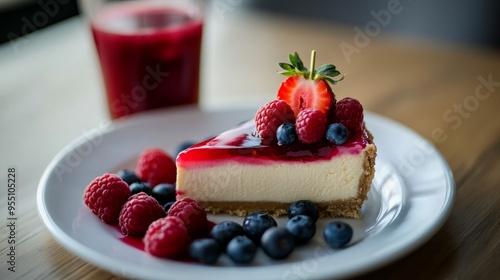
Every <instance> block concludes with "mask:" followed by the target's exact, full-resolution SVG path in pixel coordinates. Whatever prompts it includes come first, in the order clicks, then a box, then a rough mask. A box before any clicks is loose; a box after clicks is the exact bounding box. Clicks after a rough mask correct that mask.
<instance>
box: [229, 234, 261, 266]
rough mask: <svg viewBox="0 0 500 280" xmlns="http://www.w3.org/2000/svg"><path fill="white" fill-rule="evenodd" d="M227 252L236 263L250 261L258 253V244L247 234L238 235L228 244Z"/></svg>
mask: <svg viewBox="0 0 500 280" xmlns="http://www.w3.org/2000/svg"><path fill="white" fill-rule="evenodd" d="M226 253H227V255H228V256H229V258H230V259H231V260H232V261H234V262H235V263H249V262H251V261H252V260H253V259H254V257H255V254H256V253H257V246H256V245H255V244H254V243H253V242H252V240H250V239H248V237H246V236H236V237H235V238H233V239H232V240H231V241H230V242H229V243H228V244H227V250H226Z"/></svg>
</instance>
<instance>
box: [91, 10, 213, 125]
mask: <svg viewBox="0 0 500 280" xmlns="http://www.w3.org/2000/svg"><path fill="white" fill-rule="evenodd" d="M146 3H147V2H146ZM202 27H203V24H202V16H201V11H200V10H199V8H198V7H194V6H192V5H189V6H185V7H173V6H165V5H161V4H154V5H151V4H145V3H141V2H125V3H121V4H115V5H109V6H108V7H106V8H104V9H102V10H101V11H100V12H99V14H97V16H96V17H95V18H94V19H93V20H92V32H93V34H94V39H95V43H96V47H97V52H98V53H99V58H100V61H101V67H102V71H103V76H104V83H105V86H106V92H107V97H108V105H109V111H110V114H111V117H112V118H118V117H121V116H125V115H128V114H132V113H135V112H139V111H144V110H148V109H154V108H160V107H167V106H175V105H181V104H190V103H196V102H198V87H199V68H200V48H201V37H202V36H201V35H202Z"/></svg>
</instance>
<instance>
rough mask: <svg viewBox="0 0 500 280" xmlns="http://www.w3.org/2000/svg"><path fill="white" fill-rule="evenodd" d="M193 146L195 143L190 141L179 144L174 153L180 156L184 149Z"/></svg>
mask: <svg viewBox="0 0 500 280" xmlns="http://www.w3.org/2000/svg"><path fill="white" fill-rule="evenodd" d="M194 144H196V143H195V142H191V141H186V142H183V143H181V144H180V145H179V146H178V147H177V151H176V153H175V154H176V155H178V154H180V153H181V152H182V151H184V150H185V149H187V148H189V147H191V146H193V145H194Z"/></svg>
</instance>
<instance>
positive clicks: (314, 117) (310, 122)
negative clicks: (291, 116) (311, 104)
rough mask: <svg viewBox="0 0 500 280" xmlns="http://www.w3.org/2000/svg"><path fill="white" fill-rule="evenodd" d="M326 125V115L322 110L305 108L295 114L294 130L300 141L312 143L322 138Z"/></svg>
mask: <svg viewBox="0 0 500 280" xmlns="http://www.w3.org/2000/svg"><path fill="white" fill-rule="evenodd" d="M326 125H327V123H326V116H325V114H324V113H323V112H322V111H320V110H317V109H305V110H303V111H301V112H300V113H299V115H298V116H297V122H296V124H295V130H296V131H297V136H298V138H299V140H300V142H302V143H305V144H313V143H316V142H318V141H320V140H321V139H322V138H323V136H324V134H325V130H326Z"/></svg>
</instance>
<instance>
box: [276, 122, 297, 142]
mask: <svg viewBox="0 0 500 280" xmlns="http://www.w3.org/2000/svg"><path fill="white" fill-rule="evenodd" d="M276 138H277V139H278V145H289V144H292V143H293V142H294V141H295V140H297V133H296V132H295V126H294V125H293V124H291V123H284V124H282V125H280V126H279V127H278V131H276Z"/></svg>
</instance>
